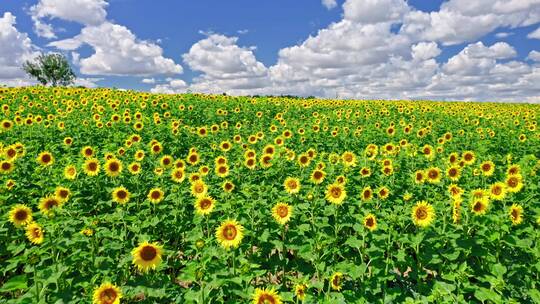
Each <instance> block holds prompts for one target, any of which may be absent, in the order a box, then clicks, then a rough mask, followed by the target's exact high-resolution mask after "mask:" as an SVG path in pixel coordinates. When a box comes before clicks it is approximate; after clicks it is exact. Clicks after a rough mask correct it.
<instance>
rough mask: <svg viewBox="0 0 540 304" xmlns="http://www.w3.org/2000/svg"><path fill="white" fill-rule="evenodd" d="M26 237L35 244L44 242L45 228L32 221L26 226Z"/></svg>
mask: <svg viewBox="0 0 540 304" xmlns="http://www.w3.org/2000/svg"><path fill="white" fill-rule="evenodd" d="M26 237H27V238H28V240H29V241H30V242H31V243H32V244H35V245H39V244H41V243H43V239H44V236H43V228H41V226H40V225H38V224H37V223H30V224H28V225H27V226H26Z"/></svg>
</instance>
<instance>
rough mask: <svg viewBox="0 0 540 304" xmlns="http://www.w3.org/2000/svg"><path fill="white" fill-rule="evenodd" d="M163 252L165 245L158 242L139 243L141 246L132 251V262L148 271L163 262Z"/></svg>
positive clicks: (140, 269) (142, 269)
mask: <svg viewBox="0 0 540 304" xmlns="http://www.w3.org/2000/svg"><path fill="white" fill-rule="evenodd" d="M162 254H163V247H161V246H160V245H159V244H158V243H155V242H154V243H149V242H147V241H146V242H143V243H141V244H139V246H137V247H136V248H135V249H133V251H131V255H132V257H133V261H132V262H133V264H134V265H136V266H137V268H138V269H139V271H141V272H148V271H149V270H150V269H156V267H157V266H158V265H159V264H160V263H161V255H162Z"/></svg>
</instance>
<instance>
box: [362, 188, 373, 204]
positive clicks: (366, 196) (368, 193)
mask: <svg viewBox="0 0 540 304" xmlns="http://www.w3.org/2000/svg"><path fill="white" fill-rule="evenodd" d="M372 197H373V190H371V187H370V186H366V187H364V189H362V194H361V199H362V200H363V201H369V200H370V199H371V198H372Z"/></svg>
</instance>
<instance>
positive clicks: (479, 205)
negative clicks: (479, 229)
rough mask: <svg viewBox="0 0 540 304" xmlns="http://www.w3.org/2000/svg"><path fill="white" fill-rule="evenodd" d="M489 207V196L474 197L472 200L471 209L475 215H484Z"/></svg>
mask: <svg viewBox="0 0 540 304" xmlns="http://www.w3.org/2000/svg"><path fill="white" fill-rule="evenodd" d="M488 207H489V200H488V199H487V197H481V198H473V200H472V201H471V211H472V212H473V213H474V215H484V214H486V212H487V209H488Z"/></svg>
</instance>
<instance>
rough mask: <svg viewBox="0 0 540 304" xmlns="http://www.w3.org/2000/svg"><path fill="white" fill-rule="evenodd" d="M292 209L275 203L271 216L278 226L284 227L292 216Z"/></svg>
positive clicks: (286, 205)
mask: <svg viewBox="0 0 540 304" xmlns="http://www.w3.org/2000/svg"><path fill="white" fill-rule="evenodd" d="M292 212H293V207H292V206H290V205H288V204H286V203H277V204H276V205H274V207H273V208H272V216H273V217H274V219H275V220H276V222H278V223H279V224H280V225H285V224H286V223H287V222H288V221H289V220H290V219H291V216H292Z"/></svg>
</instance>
